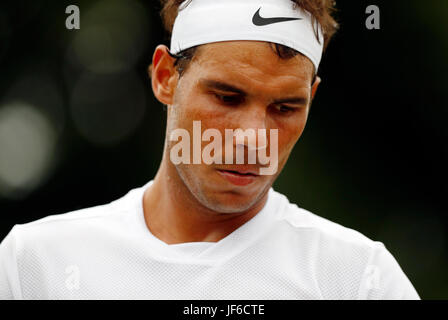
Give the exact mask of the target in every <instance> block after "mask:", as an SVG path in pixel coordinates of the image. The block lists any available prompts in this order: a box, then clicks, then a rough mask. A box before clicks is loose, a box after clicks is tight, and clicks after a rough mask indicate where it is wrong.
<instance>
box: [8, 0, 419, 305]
mask: <svg viewBox="0 0 448 320" xmlns="http://www.w3.org/2000/svg"><path fill="white" fill-rule="evenodd" d="M163 4H164V8H163V12H162V13H163V18H164V22H165V25H166V27H167V29H168V31H170V32H171V31H172V37H171V48H170V49H168V48H167V47H166V46H164V45H160V46H158V47H157V48H156V50H155V53H154V56H153V64H152V66H151V68H150V74H151V81H152V88H153V91H154V95H155V96H156V97H157V99H158V100H159V101H160V102H161V103H162V104H164V105H166V106H167V113H168V115H167V131H166V140H165V148H164V151H163V159H162V162H161V164H160V168H159V170H158V172H157V175H156V177H155V178H154V180H152V181H150V182H149V183H147V184H146V185H145V186H143V187H141V188H137V189H134V190H132V191H130V192H129V193H128V194H127V195H125V196H124V197H123V198H121V199H118V200H116V201H113V202H111V203H109V204H106V205H102V206H97V207H93V208H88V209H84V210H79V211H76V212H71V213H67V214H63V215H56V216H49V217H46V218H43V219H41V220H38V221H35V222H31V223H28V224H24V225H16V226H15V227H14V228H13V229H12V231H11V232H10V233H9V235H8V236H7V237H6V238H5V239H4V241H3V242H2V244H1V246H0V259H1V260H0V298H2V299H5V298H7V299H12V298H15V299H42V298H43V299H109V298H110V299H113V298H119V299H120V298H123V299H127V298H129V299H135V298H136V299H139V298H147V299H418V298H419V296H418V294H417V293H416V291H415V289H414V288H413V286H412V284H411V283H410V282H409V280H408V278H407V277H406V275H405V274H404V273H403V271H402V270H401V268H400V266H399V265H398V263H397V262H396V260H395V259H394V258H393V256H392V255H391V254H390V253H389V251H388V250H387V249H386V248H385V247H384V245H383V244H382V243H380V242H375V241H372V240H370V239H368V238H366V237H365V236H363V235H361V234H360V233H358V232H356V231H354V230H351V229H347V228H344V227H342V226H340V225H338V224H336V223H333V222H330V221H328V220H325V219H323V218H320V217H318V216H316V215H314V214H312V213H310V212H308V211H306V210H304V209H301V208H298V207H297V206H296V205H294V204H291V203H289V201H288V199H287V198H286V197H285V196H283V195H281V194H279V193H277V192H276V191H274V190H273V189H272V184H273V182H274V181H275V179H276V178H277V176H278V175H279V174H280V172H281V170H282V168H283V167H284V165H285V164H286V161H287V159H288V157H289V154H290V153H291V150H292V149H293V147H294V145H295V144H296V142H297V141H298V139H299V138H300V136H301V134H302V132H303V130H304V128H305V124H306V121H307V117H308V113H309V109H310V105H311V101H312V99H313V97H314V96H315V94H316V90H317V87H318V85H319V83H320V81H321V80H320V78H319V77H318V76H317V75H316V74H317V71H318V66H319V62H320V59H321V56H322V52H323V50H324V48H325V47H326V45H327V44H328V41H329V40H330V38H331V36H332V34H333V33H334V31H335V28H336V24H335V22H334V20H333V19H332V18H331V15H330V13H331V9H332V5H331V4H330V3H329V1H326V0H302V1H291V0H245V1H241V0H226V1H218V0H214V1H211V0H192V1H181V0H177V1H176V0H167V1H164V3H163ZM251 130H253V131H251ZM251 132H254V133H255V134H254V135H251V134H250V133H251ZM198 136H199V140H198V139H197V138H198ZM223 137H225V138H226V139H221V140H220V138H223ZM223 140H225V141H224V142H223ZM198 141H199V142H198ZM241 155H243V156H242V157H241ZM251 155H252V156H254V157H252V158H251ZM297 183H300V181H298V182H297Z"/></svg>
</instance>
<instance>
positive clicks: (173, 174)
mask: <svg viewBox="0 0 448 320" xmlns="http://www.w3.org/2000/svg"><path fill="white" fill-rule="evenodd" d="M167 160H168V157H166V152H164V156H163V159H162V162H161V165H160V168H159V170H158V172H157V175H156V177H155V178H154V181H153V183H152V184H151V186H150V187H149V188H147V190H146V191H145V194H144V196H143V209H144V216H145V221H146V226H147V227H148V228H149V230H150V231H151V233H152V234H153V235H154V236H156V237H157V238H158V239H160V240H162V241H163V242H165V243H167V244H175V243H184V242H199V241H206V242H217V241H219V240H221V239H223V238H224V237H226V236H227V235H229V234H230V233H232V232H233V231H234V230H236V229H237V228H239V227H240V226H241V225H243V224H244V223H246V222H247V221H249V220H250V219H251V218H253V217H254V216H255V215H256V214H257V213H258V212H259V211H260V210H261V209H262V208H263V206H264V205H265V203H266V201H267V193H266V195H265V196H264V197H263V198H262V200H261V201H259V202H258V203H257V204H256V205H255V206H253V207H252V208H250V209H249V210H247V211H245V212H238V213H232V214H219V213H217V212H214V211H212V210H210V209H208V208H206V207H205V206H203V205H202V204H201V203H200V202H199V201H198V200H197V199H196V198H195V197H194V195H193V194H192V193H191V192H190V190H189V189H188V188H187V186H186V185H185V184H184V182H183V181H182V179H181V178H180V177H179V175H178V173H177V170H176V168H175V167H174V165H173V164H172V163H171V162H169V160H168V161H167Z"/></svg>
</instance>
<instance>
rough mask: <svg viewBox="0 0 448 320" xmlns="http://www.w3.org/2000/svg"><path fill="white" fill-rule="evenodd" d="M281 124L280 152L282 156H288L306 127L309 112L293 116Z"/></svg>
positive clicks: (279, 136)
mask: <svg viewBox="0 0 448 320" xmlns="http://www.w3.org/2000/svg"><path fill="white" fill-rule="evenodd" d="M290 120H291V121H289V120H288V121H285V123H282V124H281V125H280V126H279V128H278V129H279V131H278V132H279V133H278V147H279V149H278V152H279V156H280V157H282V156H283V157H285V156H286V157H287V156H288V155H289V153H290V152H291V150H292V149H293V148H294V146H295V144H296V143H297V141H298V140H299V138H300V136H301V135H302V133H303V130H304V129H305V125H306V121H307V114H305V113H304V114H303V115H299V116H298V117H292V118H291V119H290Z"/></svg>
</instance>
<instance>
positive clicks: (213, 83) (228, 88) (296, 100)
mask: <svg viewBox="0 0 448 320" xmlns="http://www.w3.org/2000/svg"><path fill="white" fill-rule="evenodd" d="M199 82H200V83H201V84H202V85H203V86H204V87H207V88H211V89H217V90H221V91H225V92H233V93H236V94H239V95H242V96H247V93H246V92H245V91H244V90H242V89H239V88H237V87H235V86H233V85H230V84H228V83H225V82H221V81H217V80H210V79H202V80H200V81H199ZM272 103H273V104H282V103H291V104H301V105H302V104H307V103H308V98H305V97H292V98H285V99H277V100H274V101H272Z"/></svg>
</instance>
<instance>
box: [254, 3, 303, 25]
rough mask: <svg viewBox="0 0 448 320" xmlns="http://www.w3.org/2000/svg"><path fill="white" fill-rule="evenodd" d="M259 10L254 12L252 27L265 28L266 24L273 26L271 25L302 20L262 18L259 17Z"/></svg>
mask: <svg viewBox="0 0 448 320" xmlns="http://www.w3.org/2000/svg"><path fill="white" fill-rule="evenodd" d="M260 10H261V7H260V9H258V10H257V12H255V14H254V16H253V18H252V22H253V24H254V25H256V26H259V27H261V26H267V25H268V24H273V23H279V22H286V21H293V20H302V18H285V17H276V18H263V17H262V16H260Z"/></svg>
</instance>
